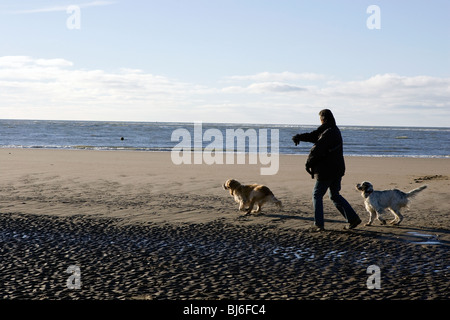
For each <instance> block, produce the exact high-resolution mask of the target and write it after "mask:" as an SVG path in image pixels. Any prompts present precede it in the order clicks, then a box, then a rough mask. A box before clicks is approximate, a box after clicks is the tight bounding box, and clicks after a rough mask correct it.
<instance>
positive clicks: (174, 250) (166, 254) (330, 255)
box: [0, 213, 450, 300]
mask: <svg viewBox="0 0 450 320" xmlns="http://www.w3.org/2000/svg"><path fill="white" fill-rule="evenodd" d="M118 222H120V221H118V219H113V218H112V219H105V218H101V219H98V218H97V219H92V218H88V217H86V216H76V215H74V216H71V217H48V216H35V215H24V214H5V213H2V214H1V215H0V230H1V231H0V256H1V257H2V261H1V263H0V283H1V284H2V286H1V288H0V298H2V299H152V300H154V299H177V300H178V299H250V300H253V299H257V300H259V299H282V300H287V299H408V300H409V299H448V298H449V297H450V290H449V274H450V269H449V265H448V262H449V259H448V258H449V256H448V246H446V245H417V244H413V243H410V242H408V241H398V240H386V239H379V236H377V235H373V234H371V233H361V232H358V231H350V232H349V231H326V232H324V233H320V234H311V233H309V232H307V231H303V232H294V231H292V230H278V229H276V228H270V227H267V226H264V225H257V224H254V225H251V226H236V225H232V224H226V223H222V222H220V221H216V222H211V223H205V224H195V225H194V224H179V225H177V226H170V225H165V226H157V225H147V226H133V225H125V226H123V225H121V224H120V223H118ZM71 265H75V266H78V267H79V268H80V271H81V274H80V280H81V288H80V289H69V288H68V287H67V280H68V278H69V277H70V276H71V274H69V273H67V272H66V270H67V268H68V267H69V266H71ZM369 265H377V266H379V267H380V270H381V272H380V280H381V283H380V284H381V288H380V289H372V290H370V289H368V287H367V279H368V277H369V276H370V275H369V274H367V268H368V266H369ZM71 283H74V282H73V281H72V282H71Z"/></svg>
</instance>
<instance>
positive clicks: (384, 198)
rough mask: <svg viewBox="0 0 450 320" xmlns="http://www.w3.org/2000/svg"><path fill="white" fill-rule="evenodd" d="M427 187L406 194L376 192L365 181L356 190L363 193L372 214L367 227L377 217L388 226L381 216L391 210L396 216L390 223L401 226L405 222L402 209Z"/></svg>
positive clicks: (399, 192)
mask: <svg viewBox="0 0 450 320" xmlns="http://www.w3.org/2000/svg"><path fill="white" fill-rule="evenodd" d="M426 187H427V186H426V185H424V186H421V187H419V188H416V189H414V190H411V191H410V192H408V193H405V192H403V191H400V190H398V189H392V190H384V191H374V190H373V186H372V184H371V183H370V182H367V181H364V182H363V183H362V184H359V183H358V184H357V185H356V189H357V190H359V191H361V192H362V194H361V195H362V197H363V198H364V199H365V200H364V204H365V206H366V209H367V211H368V212H369V214H370V218H369V222H367V223H366V226H370V225H371V224H372V222H373V220H374V218H375V215H376V217H377V219H378V221H380V222H381V224H386V220H384V219H381V218H380V214H382V213H383V212H384V210H385V209H389V210H390V211H391V212H392V213H393V214H394V216H395V218H394V219H393V220H391V221H390V222H389V223H391V224H394V225H399V224H400V222H402V220H403V216H402V215H401V214H400V209H402V208H403V207H407V206H408V203H409V199H410V198H412V197H414V196H415V195H417V193H419V192H420V191H422V190H423V189H425V188H426Z"/></svg>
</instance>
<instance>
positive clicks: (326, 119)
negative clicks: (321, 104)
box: [319, 109, 336, 125]
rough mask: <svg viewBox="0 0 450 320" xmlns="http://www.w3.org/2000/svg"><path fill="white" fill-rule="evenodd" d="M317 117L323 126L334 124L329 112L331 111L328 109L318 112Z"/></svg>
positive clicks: (334, 121) (331, 114)
mask: <svg viewBox="0 0 450 320" xmlns="http://www.w3.org/2000/svg"><path fill="white" fill-rule="evenodd" d="M319 116H320V119H321V120H322V121H323V123H324V124H328V125H330V124H331V125H333V124H336V120H334V116H333V113H332V112H331V110H328V109H323V110H320V112H319Z"/></svg>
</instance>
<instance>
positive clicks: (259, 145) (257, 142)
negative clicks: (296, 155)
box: [171, 122, 280, 175]
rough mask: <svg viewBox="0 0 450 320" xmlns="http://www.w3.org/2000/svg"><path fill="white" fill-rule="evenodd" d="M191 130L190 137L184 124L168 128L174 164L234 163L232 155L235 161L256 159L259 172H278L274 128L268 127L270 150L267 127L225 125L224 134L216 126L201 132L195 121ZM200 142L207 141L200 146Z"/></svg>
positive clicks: (238, 162) (263, 173)
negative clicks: (175, 127) (174, 144)
mask: <svg viewBox="0 0 450 320" xmlns="http://www.w3.org/2000/svg"><path fill="white" fill-rule="evenodd" d="M193 134H194V135H193V137H192V136H191V132H189V130H187V129H185V128H179V129H176V130H174V131H173V132H172V136H171V141H173V142H178V144H177V145H176V146H174V147H173V148H172V151H171V158H172V162H173V163H174V164H176V165H180V164H203V163H205V164H208V165H213V164H235V158H236V163H237V164H246V159H247V158H248V164H258V161H259V163H260V164H261V165H263V166H265V167H261V169H260V173H261V175H274V174H276V173H277V172H278V169H279V164H280V162H279V130H278V129H270V153H269V152H268V129H259V130H258V132H257V131H256V130H255V129H252V128H249V129H247V130H244V129H242V128H238V129H226V130H225V136H224V134H223V133H222V131H220V130H219V129H217V128H209V129H207V130H205V131H204V132H203V126H202V123H201V122H195V123H194V132H193ZM246 141H248V144H247V143H246ZM203 142H210V143H209V144H208V145H207V146H205V147H203ZM246 145H248V148H246ZM235 146H236V147H235ZM246 149H248V152H246ZM223 150H225V151H226V152H225V153H224V152H223Z"/></svg>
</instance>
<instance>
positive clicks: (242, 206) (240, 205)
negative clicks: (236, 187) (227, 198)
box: [239, 201, 246, 211]
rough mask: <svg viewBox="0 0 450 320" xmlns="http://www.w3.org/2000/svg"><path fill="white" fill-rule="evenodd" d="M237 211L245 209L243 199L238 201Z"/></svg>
mask: <svg viewBox="0 0 450 320" xmlns="http://www.w3.org/2000/svg"><path fill="white" fill-rule="evenodd" d="M239 211H246V209H245V207H244V201H241V202H239Z"/></svg>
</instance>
